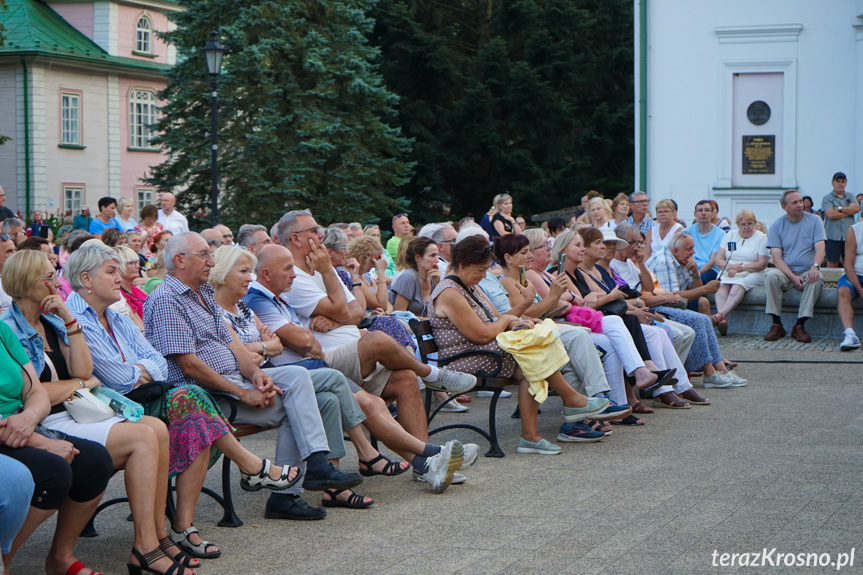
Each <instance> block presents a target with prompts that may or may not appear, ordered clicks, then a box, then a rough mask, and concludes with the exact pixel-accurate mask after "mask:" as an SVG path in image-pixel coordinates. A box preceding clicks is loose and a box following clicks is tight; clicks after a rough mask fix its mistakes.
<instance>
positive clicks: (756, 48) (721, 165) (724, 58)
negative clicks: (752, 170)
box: [714, 24, 803, 193]
mask: <svg viewBox="0 0 863 575" xmlns="http://www.w3.org/2000/svg"><path fill="white" fill-rule="evenodd" d="M802 29H803V26H802V25H801V24H780V25H775V26H722V27H718V28H716V35H717V36H718V38H719V62H720V66H719V67H720V69H719V74H720V77H719V98H718V102H717V104H718V110H717V118H718V121H719V126H718V131H717V133H718V134H719V140H720V141H719V145H718V147H717V154H716V157H717V161H718V165H717V172H716V173H717V179H716V184H715V185H714V188H720V189H721V188H730V187H732V186H731V174H732V165H733V159H732V156H731V151H732V125H733V121H732V120H733V118H732V104H733V89H734V75H735V74H747V73H749V74H751V73H770V72H779V73H782V74H783V92H784V93H783V96H784V98H783V99H784V116H783V121H782V123H783V136H782V144H783V146H782V148H783V154H782V159H781V161H782V183H781V187H783V188H796V187H797V162H796V157H797V37H798V35H799V34H800V31H801V30H802ZM717 193H719V192H717Z"/></svg>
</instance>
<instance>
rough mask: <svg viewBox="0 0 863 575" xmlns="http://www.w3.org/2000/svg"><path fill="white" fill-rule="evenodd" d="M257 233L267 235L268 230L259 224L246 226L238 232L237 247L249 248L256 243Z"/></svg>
mask: <svg viewBox="0 0 863 575" xmlns="http://www.w3.org/2000/svg"><path fill="white" fill-rule="evenodd" d="M255 232H264V233H267V228H265V227H264V226H259V225H258V224H245V225H243V226H240V230H239V231H238V232H237V245H238V246H240V247H243V248H247V247H249V246H250V245H252V244H253V243H255Z"/></svg>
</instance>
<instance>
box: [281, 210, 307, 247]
mask: <svg viewBox="0 0 863 575" xmlns="http://www.w3.org/2000/svg"><path fill="white" fill-rule="evenodd" d="M300 216H309V217H312V212H311V211H310V210H293V211H291V212H288V213H286V214H285V215H284V216H282V217H281V219H280V220H279V223H278V226H279V243H280V244H282V245H283V246H287V245H289V244H290V241H288V240H289V239H290V237H291V234H293V233H294V232H298V231H299V230H300V227H299V224H298V223H297V218H299V217H300Z"/></svg>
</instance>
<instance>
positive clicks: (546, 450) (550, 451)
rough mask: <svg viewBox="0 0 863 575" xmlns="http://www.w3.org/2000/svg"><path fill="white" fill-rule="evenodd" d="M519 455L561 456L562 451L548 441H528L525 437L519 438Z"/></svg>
mask: <svg viewBox="0 0 863 575" xmlns="http://www.w3.org/2000/svg"><path fill="white" fill-rule="evenodd" d="M516 451H517V452H518V453H534V454H536V455H559V454H560V452H561V451H562V450H561V449H560V446H559V445H555V444H553V443H551V442H550V441H548V440H546V439H540V440H539V441H535V442H534V441H528V440H526V439H525V438H523V437H519V438H518V449H516Z"/></svg>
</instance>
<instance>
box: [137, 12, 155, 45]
mask: <svg viewBox="0 0 863 575" xmlns="http://www.w3.org/2000/svg"><path fill="white" fill-rule="evenodd" d="M135 51H136V52H145V53H147V54H150V53H152V52H153V24H152V22H150V19H149V18H148V17H147V16H141V17H139V18H138V24H137V26H136V28H135Z"/></svg>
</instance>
